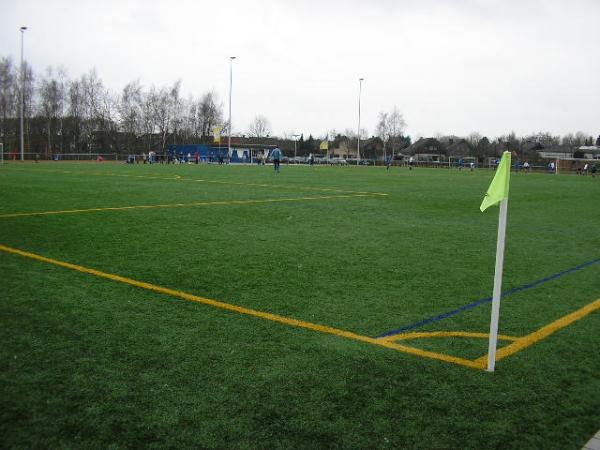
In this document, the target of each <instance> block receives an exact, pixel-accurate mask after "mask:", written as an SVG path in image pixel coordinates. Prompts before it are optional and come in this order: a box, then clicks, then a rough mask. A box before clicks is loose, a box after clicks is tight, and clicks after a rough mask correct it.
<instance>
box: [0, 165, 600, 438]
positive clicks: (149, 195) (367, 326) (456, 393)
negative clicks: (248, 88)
mask: <svg viewBox="0 0 600 450" xmlns="http://www.w3.org/2000/svg"><path fill="white" fill-rule="evenodd" d="M491 178H492V172H490V171H487V170H478V171H475V172H469V171H462V172H459V171H456V170H446V169H416V170H412V171H409V170H407V169H397V168H393V169H392V170H390V171H389V172H388V171H386V170H385V169H384V168H373V167H288V166H284V167H283V168H282V172H281V173H280V174H275V173H274V172H273V169H272V167H271V166H265V167H257V166H212V165H211V166H206V165H200V166H196V165H177V166H166V165H153V166H150V165H134V166H129V165H125V164H122V165H120V164H61V163H56V164H14V163H13V164H6V165H3V166H0V189H1V192H2V202H1V203H0V216H2V215H7V214H14V213H27V212H43V211H64V210H80V209H89V208H119V207H129V206H141V205H144V206H152V205H163V206H162V207H157V208H136V209H122V210H98V211H89V212H78V213H61V214H50V215H33V216H16V217H15V216H13V217H0V236H1V238H0V244H2V245H5V246H9V247H12V248H17V249H20V250H23V251H27V252H32V253H35V254H39V255H42V256H45V257H48V258H53V259H56V260H60V261H65V262H69V263H72V264H77V265H81V266H84V267H87V268H92V269H95V270H99V271H102V272H107V273H110V274H116V275H120V276H124V277H129V278H132V279H134V280H139V281H143V282H147V283H152V284H155V285H158V286H162V287H166V288H170V289H175V290H179V291H184V292H187V293H191V294H194V295H197V296H202V297H206V298H209V299H215V300H219V301H222V302H227V303H231V304H234V305H238V306H242V307H246V308H252V309H255V310H259V311H265V312H270V313H275V314H279V315H282V316H286V317H289V318H292V319H297V320H302V321H306V322H311V323H315V324H321V325H327V326H330V327H335V328H338V329H342V330H346V331H351V332H353V333H357V334H360V335H364V336H370V337H377V336H380V335H382V334H384V333H387V332H390V331H391V330H394V329H397V328H400V327H402V326H405V325H410V324H412V323H415V322H419V321H421V320H423V319H427V318H431V317H435V316H438V315H440V314H443V313H446V312H448V311H451V310H454V309H456V308H460V307H462V306H465V305H468V304H470V303H473V302H476V301H478V300H481V299H484V298H486V297H489V296H490V295H491V290H492V284H493V276H494V273H493V271H494V257H495V249H496V232H497V220H498V214H497V208H490V209H488V210H487V211H486V212H485V213H481V212H479V204H480V203H481V200H482V198H483V194H484V192H485V190H486V189H487V187H488V185H489V183H490V181H491ZM356 192H369V193H383V194H387V195H367V196H360V197H359V196H355V195H356V194H353V193H356ZM342 196H343V197H342ZM307 197H311V198H313V199H312V200H309V199H307ZM316 197H328V198H319V199H317V198H316ZM293 198H296V199H298V198H304V200H300V201H291V199H293ZM599 198H600V178H596V179H592V178H591V177H577V176H568V175H560V176H552V175H547V174H524V173H514V174H513V176H512V183H511V197H510V202H509V221H508V230H507V247H506V258H505V270H504V290H505V291H507V290H509V289H512V288H518V287H520V286H524V285H527V284H530V283H534V282H536V281H538V280H542V279H544V278H546V277H549V276H552V275H554V274H558V273H560V272H563V271H568V270H569V269H572V268H574V267H576V266H578V265H581V264H584V263H587V262H590V261H594V260H597V259H598V258H600V234H599V233H598V231H597V224H598V223H599V222H600V209H599V208H598V206H597V205H598V199H599ZM266 200H280V201H266ZM281 200H282V201H281ZM218 201H220V202H234V203H227V204H226V203H222V204H214V202H218ZM243 201H254V202H255V203H239V202H243ZM210 202H213V204H207V203H210ZM235 202H238V203H235ZM193 203H204V204H196V205H188V206H185V205H183V204H186V205H187V204H193ZM176 204H179V205H180V206H176V207H174V206H173V205H176ZM167 205H171V206H167ZM181 205H183V206H181ZM0 277H1V280H2V290H1V291H2V296H1V297H2V298H1V300H0V325H1V326H0V339H1V341H2V346H0V358H1V361H2V368H1V369H0V385H1V388H0V389H1V390H0V402H1V403H0V447H2V448H23V449H29V448H61V449H71V448H72V449H87V448H103V449H108V448H114V449H121V448H157V449H159V448H160V449H162V448H177V449H182V448H223V449H225V448H226V449H232V448H248V449H255V448H268V449H271V448H282V449H290V448H357V449H358V448H360V449H363V448H390V449H392V448H393V449H439V450H441V449H482V448H483V449H499V450H500V449H502V450H506V449H519V450H527V449H536V450H537V449H545V450H552V449H556V450H565V449H573V450H578V449H580V448H581V447H582V446H583V444H585V442H587V440H588V439H589V438H590V437H591V436H592V435H593V434H594V433H595V432H596V431H597V429H598V428H600V381H599V380H600V378H599V377H598V374H599V373H600V359H599V358H598V350H597V349H598V344H599V340H598V334H597V330H598V329H599V327H600V314H599V313H598V312H594V313H592V314H590V315H588V316H586V317H585V318H583V319H581V320H579V321H577V322H576V323H574V324H572V325H571V326H569V327H567V328H565V329H563V330H560V331H558V332H557V333H555V334H553V335H551V336H549V337H548V338H546V339H544V340H542V341H541V342H538V343H537V344H535V345H533V346H532V347H529V348H527V349H525V350H523V351H522V352H520V353H517V354H515V355H513V356H511V357H509V358H507V359H504V360H501V361H499V362H498V363H497V371H496V372H495V373H493V374H490V373H486V372H484V371H481V370H475V369H470V368H467V367H463V366H459V365H455V364H451V363H447V362H443V361H438V360H433V359H426V358H422V357H419V356H415V355H410V354H406V353H402V352H398V351H395V350H393V349H387V348H382V347H378V346H375V345H371V344H368V343H362V342H357V341H353V340H349V339H346V338H343V337H338V336H333V335H327V334H323V333H319V332H316V331H311V330H307V329H302V328H295V327H291V326H287V325H284V324H281V323H275V322H271V321H267V320H264V319H260V318H256V317H250V316H246V315H241V314H238V313H235V312H229V311H225V310H222V309H217V308H213V307H210V306H206V305H202V304H198V303H193V302H189V301H185V300H182V299H179V298H175V297H170V296H167V295H164V294H159V293H155V292H151V291H148V290H144V289H140V288H136V287H132V286H129V285H125V284H122V283H119V282H116V281H110V280H106V279H102V278H98V277H95V276H93V275H90V274H83V273H79V272H76V271H73V270H69V269H66V268H62V267H57V266H54V265H51V264H48V263H44V262H40V261H36V260H32V259H29V258H25V257H23V256H18V255H14V254H10V253H6V252H0ZM599 297H600V264H593V265H590V266H587V267H585V268H582V269H581V270H577V271H573V272H571V273H567V274H565V275H564V276H561V277H558V278H556V279H552V280H549V281H547V282H544V283H541V284H539V285H537V286H535V287H533V288H531V289H526V290H522V291H520V292H517V293H514V294H512V295H510V296H508V297H506V298H505V299H504V301H503V303H502V310H501V320H500V333H502V334H508V335H513V336H517V337H518V336H524V335H527V334H529V333H532V332H534V331H535V330H537V329H539V328H540V327H542V326H544V325H547V324H549V323H551V322H554V321H555V320H558V319H560V318H561V317H563V316H565V315H566V314H569V313H571V312H573V311H576V310H578V309H580V308H582V307H583V306H585V305H587V304H589V303H591V302H593V301H594V300H596V299H598V298H599ZM489 315H490V305H489V303H485V304H483V305H482V306H478V307H475V308H472V309H470V310H467V311H465V312H463V313H461V314H456V315H453V316H452V317H449V318H447V319H445V320H440V321H437V322H434V323H431V324H428V325H426V326H424V327H420V328H417V329H415V330H414V331H466V332H483V333H485V332H487V331H488V330H489ZM403 342H404V343H406V344H407V345H411V346H414V347H417V348H421V349H425V350H432V351H435V352H441V353H444V354H448V355H453V356H458V357H461V358H466V359H475V358H477V357H479V356H482V355H484V354H485V353H486V352H487V341H486V340H481V339H467V338H450V339H448V338H445V339H441V338H427V339H421V340H412V341H403ZM505 344H506V343H505V342H503V343H501V345H505Z"/></svg>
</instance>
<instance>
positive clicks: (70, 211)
mask: <svg viewBox="0 0 600 450" xmlns="http://www.w3.org/2000/svg"><path fill="white" fill-rule="evenodd" d="M375 196H376V195H375V194H349V195H320V196H316V197H288V198H267V199H257V200H212V201H206V202H192V203H171V204H159V205H133V206H109V207H105V208H85V209H66V210H62V211H37V212H22V213H9V214H0V219H8V218H14V217H28V216H50V215H59V214H79V213H87V212H101V211H128V210H132V209H155V208H191V207H196V206H225V205H252V204H260V203H287V202H301V201H311V200H333V199H338V198H359V197H375Z"/></svg>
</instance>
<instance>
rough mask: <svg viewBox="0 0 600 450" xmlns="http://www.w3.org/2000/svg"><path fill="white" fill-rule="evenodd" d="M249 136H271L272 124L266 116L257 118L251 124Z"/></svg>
mask: <svg viewBox="0 0 600 450" xmlns="http://www.w3.org/2000/svg"><path fill="white" fill-rule="evenodd" d="M248 134H249V135H250V136H252V137H257V138H261V137H266V136H268V135H269V134H271V123H270V122H269V119H267V118H266V117H265V116H260V115H259V116H256V117H255V118H254V120H253V121H252V123H251V124H250V128H249V129H248Z"/></svg>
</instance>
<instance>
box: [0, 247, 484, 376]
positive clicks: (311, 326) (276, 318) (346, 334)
mask: <svg viewBox="0 0 600 450" xmlns="http://www.w3.org/2000/svg"><path fill="white" fill-rule="evenodd" d="M0 251H3V252H6V253H12V254H15V255H19V256H23V257H25V258H30V259H34V260H37V261H41V262H45V263H48V264H53V265H56V266H60V267H64V268H67V269H71V270H76V271H78V272H82V273H87V274H90V275H94V276H97V277H100V278H105V279H108V280H112V281H117V282H120V283H125V284H128V285H130V286H135V287H139V288H142V289H147V290H149V291H154V292H158V293H160V294H165V295H169V296H172V297H177V298H181V299H184V300H189V301H192V302H197V303H202V304H204V305H208V306H212V307H214V308H220V309H224V310H227V311H232V312H236V313H239V314H244V315H248V316H253V317H259V318H261V319H265V320H270V321H272V322H278V323H281V324H284V325H288V326H292V327H298V328H304V329H308V330H312V331H318V332H320V333H325V334H331V335H334V336H338V337H343V338H346V339H352V340H355V341H360V342H365V343H368V344H373V345H377V346H381V347H386V348H390V349H393V350H397V351H400V352H403V353H409V354H411V355H415V356H420V357H423V358H430V359H435V360H438V361H444V362H449V363H453V364H458V365H461V366H465V367H470V368H477V369H481V367H480V365H479V364H476V363H474V362H473V361H470V360H467V359H463V358H458V357H454V356H450V355H445V354H443V353H436V352H430V351H426V350H421V349H418V348H413V347H409V346H406V345H401V344H396V343H394V342H388V341H382V340H379V339H377V338H372V337H368V336H362V335H360V334H356V333H353V332H351V331H346V330H341V329H339V328H333V327H329V326H327V325H319V324H315V323H311V322H305V321H303V320H297V319H292V318H289V317H284V316H280V315H277V314H272V313H269V312H264V311H258V310H255V309H250V308H244V307H243V306H237V305H232V304H230V303H225V302H221V301H218V300H212V299H209V298H204V297H200V296H197V295H193V294H189V293H187V292H182V291H176V290H173V289H169V288H166V287H162V286H157V285H155V284H151V283H146V282H143V281H137V280H133V279H131V278H127V277H122V276H120V275H114V274H110V273H106V272H101V271H99V270H95V269H90V268H87V267H83V266H79V265H76V264H71V263H68V262H64V261H59V260H56V259H52V258H47V257H45V256H42V255H38V254H35V253H30V252H26V251H23V250H19V249H16V248H12V247H7V246H5V245H1V244H0Z"/></svg>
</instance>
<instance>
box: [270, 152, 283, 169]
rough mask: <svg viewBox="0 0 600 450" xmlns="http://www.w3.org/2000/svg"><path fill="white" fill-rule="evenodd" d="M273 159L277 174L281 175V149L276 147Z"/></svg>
mask: <svg viewBox="0 0 600 450" xmlns="http://www.w3.org/2000/svg"><path fill="white" fill-rule="evenodd" d="M271 158H272V159H273V168H274V169H275V172H277V173H279V171H280V170H281V169H280V167H279V166H280V164H281V150H279V147H275V148H274V149H273V151H272V152H271Z"/></svg>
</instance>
